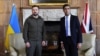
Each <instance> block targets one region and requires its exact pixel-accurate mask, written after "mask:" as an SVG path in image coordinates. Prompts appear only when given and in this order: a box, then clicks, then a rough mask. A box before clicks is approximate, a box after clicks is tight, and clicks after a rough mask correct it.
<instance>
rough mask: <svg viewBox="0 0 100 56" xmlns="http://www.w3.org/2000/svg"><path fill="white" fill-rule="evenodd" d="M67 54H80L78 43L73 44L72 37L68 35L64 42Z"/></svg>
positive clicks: (74, 55) (76, 55) (73, 55)
mask: <svg viewBox="0 0 100 56" xmlns="http://www.w3.org/2000/svg"><path fill="white" fill-rule="evenodd" d="M64 47H65V52H66V56H78V48H77V45H75V44H73V42H72V39H71V37H66V41H65V42H64Z"/></svg>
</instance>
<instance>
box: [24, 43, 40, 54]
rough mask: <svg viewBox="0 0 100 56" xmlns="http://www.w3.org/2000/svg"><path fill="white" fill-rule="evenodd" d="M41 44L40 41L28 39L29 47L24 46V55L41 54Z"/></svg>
mask: <svg viewBox="0 0 100 56" xmlns="http://www.w3.org/2000/svg"><path fill="white" fill-rule="evenodd" d="M41 55H42V45H41V41H30V47H29V48H26V56H41Z"/></svg>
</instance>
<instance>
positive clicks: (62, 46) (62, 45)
mask: <svg viewBox="0 0 100 56" xmlns="http://www.w3.org/2000/svg"><path fill="white" fill-rule="evenodd" d="M60 43H61V48H62V49H64V44H63V42H62V41H61V42H60Z"/></svg>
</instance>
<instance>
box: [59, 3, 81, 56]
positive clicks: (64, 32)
mask: <svg viewBox="0 0 100 56" xmlns="http://www.w3.org/2000/svg"><path fill="white" fill-rule="evenodd" d="M63 11H64V13H65V16H64V17H62V18H61V21H60V23H61V24H60V27H61V28H60V40H61V47H62V48H65V52H66V56H78V49H79V48H81V43H82V33H81V29H80V23H79V20H78V17H77V16H74V15H71V13H70V5H68V4H65V5H63Z"/></svg>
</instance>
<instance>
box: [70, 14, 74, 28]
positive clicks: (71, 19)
mask: <svg viewBox="0 0 100 56" xmlns="http://www.w3.org/2000/svg"><path fill="white" fill-rule="evenodd" d="M72 21H73V16H72V15H71V16H70V28H71V30H72Z"/></svg>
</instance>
